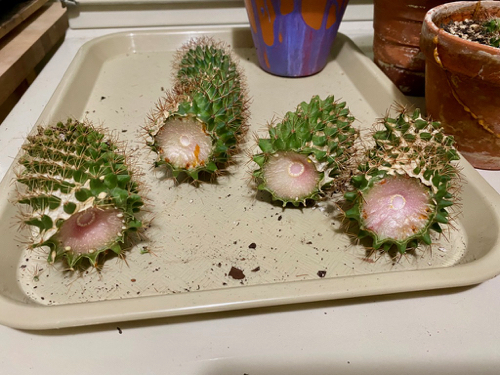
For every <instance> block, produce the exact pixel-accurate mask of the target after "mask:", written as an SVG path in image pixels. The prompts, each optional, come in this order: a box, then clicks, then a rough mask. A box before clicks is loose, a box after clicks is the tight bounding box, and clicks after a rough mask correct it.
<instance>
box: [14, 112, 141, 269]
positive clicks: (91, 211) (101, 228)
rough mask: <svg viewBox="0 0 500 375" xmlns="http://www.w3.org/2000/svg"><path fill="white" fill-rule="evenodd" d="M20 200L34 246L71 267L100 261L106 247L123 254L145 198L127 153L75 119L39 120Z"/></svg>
mask: <svg viewBox="0 0 500 375" xmlns="http://www.w3.org/2000/svg"><path fill="white" fill-rule="evenodd" d="M23 150H24V154H23V155H22V156H21V158H20V160H19V163H20V165H21V166H22V167H21V170H20V171H19V173H18V176H17V181H18V182H19V183H20V185H19V189H18V190H19V194H20V196H19V198H18V203H20V204H23V205H25V206H26V207H27V210H23V211H22V218H23V222H24V223H25V224H28V225H29V226H30V227H31V228H32V240H33V242H32V244H31V245H30V247H31V248H33V249H35V248H48V249H49V254H48V261H49V262H50V263H54V262H56V261H57V260H59V259H64V260H65V261H66V263H67V265H68V268H69V269H70V270H75V269H78V268H85V267H87V266H89V265H91V266H94V267H96V266H97V265H98V263H99V261H100V260H103V258H104V254H105V253H107V252H108V251H112V252H114V253H115V254H117V255H121V254H122V252H123V249H124V246H125V240H126V237H127V235H128V234H129V233H130V232H134V231H136V230H137V229H138V228H140V227H141V225H142V224H141V221H140V220H138V219H137V218H136V217H135V215H136V213H137V212H139V210H140V207H141V206H142V205H143V202H142V199H141V197H140V196H139V195H138V186H137V184H136V182H134V181H133V179H132V177H133V176H132V172H131V171H130V169H129V167H128V166H127V161H126V158H125V156H124V154H123V153H121V152H120V151H118V149H117V146H116V145H114V143H113V142H112V141H111V140H110V139H109V138H107V137H106V136H105V134H104V133H102V132H101V131H100V130H98V129H96V128H95V127H93V126H92V125H91V124H88V123H82V122H79V121H75V120H72V119H70V120H68V121H67V122H66V123H62V122H60V123H58V124H56V125H55V126H50V127H47V128H42V127H40V128H39V129H38V132H37V134H35V135H32V136H29V137H28V140H27V142H26V144H25V145H24V146H23Z"/></svg>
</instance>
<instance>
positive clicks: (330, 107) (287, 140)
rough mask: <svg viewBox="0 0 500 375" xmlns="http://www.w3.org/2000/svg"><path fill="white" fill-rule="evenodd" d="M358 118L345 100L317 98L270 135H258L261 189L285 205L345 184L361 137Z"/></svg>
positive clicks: (288, 116) (272, 127) (256, 174)
mask: <svg viewBox="0 0 500 375" xmlns="http://www.w3.org/2000/svg"><path fill="white" fill-rule="evenodd" d="M353 121H354V117H353V116H352V115H351V113H350V112H349V109H348V108H347V107H346V103H345V102H336V101H335V100H334V97H333V96H329V97H327V98H326V99H325V100H322V99H320V98H319V97H318V96H314V97H313V98H312V99H311V101H310V102H309V103H306V102H303V103H301V104H300V105H299V106H298V107H297V109H296V110H295V111H294V112H288V113H287V114H286V115H285V116H284V118H283V119H282V120H281V121H280V122H278V123H276V124H271V125H269V128H268V131H269V137H268V138H260V139H258V145H259V148H260V150H261V152H260V153H258V154H255V155H254V156H253V161H254V162H255V163H257V165H258V167H259V168H258V169H257V170H255V171H254V172H253V178H254V179H255V181H256V185H257V188H258V189H259V190H264V191H268V192H269V193H270V194H271V196H272V199H273V200H277V201H281V202H282V204H283V206H285V205H286V204H287V203H292V204H293V205H294V206H299V205H301V204H303V205H306V204H307V201H309V200H313V201H316V200H319V199H321V198H323V197H324V196H325V195H326V193H327V192H328V191H330V190H332V189H335V188H341V187H342V185H343V183H344V182H345V181H346V176H349V175H350V167H349V166H350V164H351V163H352V160H353V153H354V142H355V140H356V138H357V136H358V132H357V131H356V130H355V129H354V128H353V127H352V122H353Z"/></svg>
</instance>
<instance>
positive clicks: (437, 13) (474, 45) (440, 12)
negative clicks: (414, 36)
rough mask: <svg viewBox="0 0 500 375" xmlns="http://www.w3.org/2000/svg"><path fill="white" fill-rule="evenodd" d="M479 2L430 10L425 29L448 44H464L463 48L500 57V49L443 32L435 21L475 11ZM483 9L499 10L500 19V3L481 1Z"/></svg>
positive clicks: (455, 3)
mask: <svg viewBox="0 0 500 375" xmlns="http://www.w3.org/2000/svg"><path fill="white" fill-rule="evenodd" d="M478 2H479V1H474V2H473V1H456V2H451V3H445V4H441V5H438V6H436V7H434V8H432V9H430V10H429V11H428V12H427V13H426V15H425V17H424V28H425V27H427V28H428V30H429V31H430V32H431V33H432V34H435V35H437V34H439V36H440V37H442V38H446V39H448V42H450V43H455V44H462V45H463V46H466V47H469V48H471V49H474V50H481V51H485V52H488V53H490V54H493V55H500V48H498V47H493V46H488V45H485V44H481V43H478V42H472V41H470V40H466V39H463V38H460V37H459V36H456V35H453V34H450V33H448V32H446V31H444V30H443V28H441V27H439V26H438V25H437V24H436V23H435V21H436V19H437V18H438V17H440V18H446V17H447V16H448V17H449V16H451V15H452V14H454V13H462V12H464V11H469V12H470V11H474V9H475V8H476V6H477V3H478ZM480 3H481V7H482V8H483V9H491V8H496V9H498V13H499V17H500V1H480ZM422 34H423V33H422Z"/></svg>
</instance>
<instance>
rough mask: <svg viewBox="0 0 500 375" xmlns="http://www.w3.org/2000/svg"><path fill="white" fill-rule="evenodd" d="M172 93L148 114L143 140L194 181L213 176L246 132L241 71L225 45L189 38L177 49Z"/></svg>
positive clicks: (164, 161) (173, 168)
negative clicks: (202, 174)
mask: <svg viewBox="0 0 500 375" xmlns="http://www.w3.org/2000/svg"><path fill="white" fill-rule="evenodd" d="M174 70H175V71H176V76H175V82H174V86H173V89H172V91H171V92H170V93H169V94H168V95H167V96H166V98H163V99H161V100H160V102H159V103H158V105H157V108H156V109H155V110H154V111H153V112H152V114H151V115H150V117H149V120H148V125H147V131H148V135H149V137H150V141H149V142H148V143H149V145H150V146H151V148H152V150H153V151H155V152H156V153H157V155H158V157H157V160H156V162H155V166H160V165H167V166H169V167H170V168H171V171H172V175H173V177H175V178H176V177H178V176H179V174H180V173H181V172H185V173H187V175H189V176H190V177H191V178H192V179H194V180H198V178H199V173H200V172H202V171H204V172H208V173H210V174H213V175H216V174H217V173H219V172H220V171H221V169H223V168H225V166H226V164H227V162H228V161H229V160H230V157H231V156H232V155H233V154H234V153H236V152H237V151H238V145H239V143H240V140H241V139H242V137H243V136H244V134H245V132H246V130H247V127H248V126H247V117H248V114H247V111H248V109H247V106H248V105H247V98H246V89H245V84H244V82H243V76H242V72H241V71H240V69H239V68H238V66H237V64H236V62H235V58H234V57H233V55H232V54H231V52H230V51H229V48H228V47H227V46H225V45H224V44H223V43H220V42H214V41H213V40H212V39H208V38H200V39H195V40H192V41H190V42H189V43H187V44H186V45H184V46H183V47H182V48H181V49H180V50H179V51H178V52H177V57H176V62H175V64H174Z"/></svg>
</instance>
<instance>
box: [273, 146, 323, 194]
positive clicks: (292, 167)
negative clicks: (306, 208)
mask: <svg viewBox="0 0 500 375" xmlns="http://www.w3.org/2000/svg"><path fill="white" fill-rule="evenodd" d="M264 177H265V179H266V181H267V186H268V187H269V189H271V190H272V191H274V192H275V193H276V194H277V195H279V196H280V197H283V198H287V199H295V198H302V197H305V196H308V195H309V194H311V192H313V191H314V190H315V189H316V186H317V184H318V180H319V174H318V172H317V171H316V168H315V167H314V164H313V163H312V162H311V161H310V160H309V159H308V158H307V157H306V156H305V155H301V154H298V153H295V152H279V153H277V154H276V155H274V156H272V157H271V158H270V159H269V162H268V164H267V166H266V167H265V170H264Z"/></svg>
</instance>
